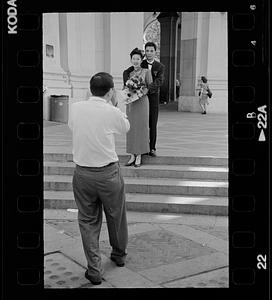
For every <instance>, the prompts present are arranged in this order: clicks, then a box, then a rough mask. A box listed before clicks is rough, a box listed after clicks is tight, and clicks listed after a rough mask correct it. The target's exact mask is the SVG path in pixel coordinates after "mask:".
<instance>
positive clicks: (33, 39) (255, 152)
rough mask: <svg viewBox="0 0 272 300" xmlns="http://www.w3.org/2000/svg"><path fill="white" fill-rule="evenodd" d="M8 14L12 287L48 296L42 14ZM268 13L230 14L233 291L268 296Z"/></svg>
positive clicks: (6, 166)
mask: <svg viewBox="0 0 272 300" xmlns="http://www.w3.org/2000/svg"><path fill="white" fill-rule="evenodd" d="M12 3H13V4H12ZM181 10H182V9H181ZM4 11H5V12H7V16H6V17H7V18H3V19H7V26H4V28H6V31H4V35H5V38H4V39H5V41H6V42H7V43H6V44H5V46H4V59H5V61H4V62H3V69H4V74H5V78H6V80H5V81H4V86H5V89H4V97H3V102H2V108H3V109H2V117H3V129H4V131H3V134H2V141H3V150H4V159H3V160H2V163H3V170H4V172H5V173H4V177H3V195H4V197H3V202H2V220H3V223H4V224H5V226H4V230H3V244H4V249H3V250H4V251H3V257H4V260H3V262H4V266H3V267H4V269H5V276H4V286H5V287H6V290H7V289H10V287H9V286H10V283H11V282H12V286H14V288H15V289H17V290H18V289H19V290H20V289H22V291H23V290H24V289H25V288H26V287H29V288H31V290H33V289H34V290H35V289H37V290H39V291H40V290H41V289H43V150H42V148H43V134H42V126H43V125H42V122H43V121H42V118H43V114H42V75H43V74H42V13H32V14H29V13H25V12H24V11H21V12H20V10H19V9H18V7H17V6H16V1H8V2H7V3H6V7H5V9H4ZM52 11H53V10H52ZM226 11H228V9H226ZM268 11H269V2H268V1H267V2H266V1H261V0H260V1H257V0H256V1H252V3H251V2H250V1H245V3H244V4H243V6H242V8H241V9H238V10H235V9H233V11H231V10H230V11H228V30H229V41H228V52H229V154H230V160H229V161H230V164H229V170H230V173H229V180H230V185H229V186H230V187H229V195H230V198H229V224H230V228H229V232H230V234H229V238H230V239H229V242H230V288H244V287H246V288H247V289H248V288H250V289H249V291H251V290H252V289H253V290H254V289H257V288H259V287H261V288H262V294H265V293H267V292H266V287H268V284H269V272H268V262H269V249H270V248H269V247H270V244H269V156H268V155H269V126H268V122H269V110H268V105H269V103H268V99H269V95H268V52H267V51H268V31H267V30H268V23H266V22H268ZM13 283H15V284H13Z"/></svg>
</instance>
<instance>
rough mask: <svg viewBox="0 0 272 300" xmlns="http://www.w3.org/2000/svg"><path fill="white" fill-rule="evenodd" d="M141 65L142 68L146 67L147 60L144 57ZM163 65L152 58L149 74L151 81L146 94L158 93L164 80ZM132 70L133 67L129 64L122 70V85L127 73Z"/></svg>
mask: <svg viewBox="0 0 272 300" xmlns="http://www.w3.org/2000/svg"><path fill="white" fill-rule="evenodd" d="M141 67H142V68H144V69H148V63H147V60H146V59H144V60H143V61H142V63H141ZM164 68H165V67H164V65H163V64H162V63H160V62H158V61H156V60H154V62H153V64H152V68H151V74H152V79H153V82H152V83H151V84H150V85H149V91H148V94H158V93H159V89H160V87H161V86H162V84H163V81H164ZM133 70H134V67H133V66H131V67H129V68H128V69H126V70H125V71H124V72H123V81H124V85H125V83H126V81H127V80H128V78H129V74H130V73H131V72H132V71H133Z"/></svg>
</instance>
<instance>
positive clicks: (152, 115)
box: [148, 93, 159, 151]
mask: <svg viewBox="0 0 272 300" xmlns="http://www.w3.org/2000/svg"><path fill="white" fill-rule="evenodd" d="M148 99H149V146H150V151H151V150H156V141H157V123H158V116H159V94H158V93H155V94H148Z"/></svg>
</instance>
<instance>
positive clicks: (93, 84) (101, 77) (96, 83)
mask: <svg viewBox="0 0 272 300" xmlns="http://www.w3.org/2000/svg"><path fill="white" fill-rule="evenodd" d="M113 87H114V83H113V77H112V76H111V75H110V74H109V73H106V72H99V73H97V74H95V75H94V76H93V77H92V78H91V80H90V90H91V93H92V94H93V95H94V96H98V97H99V96H100V97H101V96H102V97H103V96H105V95H106V94H107V92H108V91H109V90H110V89H111V88H113Z"/></svg>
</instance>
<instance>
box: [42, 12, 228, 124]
mask: <svg viewBox="0 0 272 300" xmlns="http://www.w3.org/2000/svg"><path fill="white" fill-rule="evenodd" d="M181 20H182V22H181V30H180V37H179V38H180V39H181V40H180V45H181V46H180V48H181V49H180V51H176V53H180V60H178V61H180V66H179V67H180V78H181V96H180V98H179V110H181V111H200V107H199V105H198V97H197V88H198V83H199V79H200V76H201V75H206V76H207V77H208V80H209V85H210V87H211V89H212V92H213V98H212V100H211V105H210V106H209V111H210V112H219V113H227V14H226V13H224V14H223V13H220V12H211V13H209V12H200V13H197V12H183V13H182V19H181ZM143 29H144V12H119V13H49V14H44V15H43V80H44V87H45V88H44V89H45V92H44V101H43V103H44V107H43V111H44V119H46V120H49V119H50V114H49V97H50V95H68V96H69V105H70V104H71V103H73V102H74V101H82V100H86V99H87V98H88V97H89V96H90V92H89V80H90V78H91V76H92V75H93V74H95V73H97V72H99V71H105V72H109V73H111V74H112V75H113V77H114V81H115V86H116V88H117V89H121V87H122V84H123V80H122V73H123V70H124V69H126V68H127V67H129V66H130V56H129V53H130V52H131V50H132V49H134V48H135V47H139V48H142V44H143ZM47 44H48V45H52V46H53V47H54V57H47V56H46V45H47ZM121 109H122V110H125V107H124V105H121Z"/></svg>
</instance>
